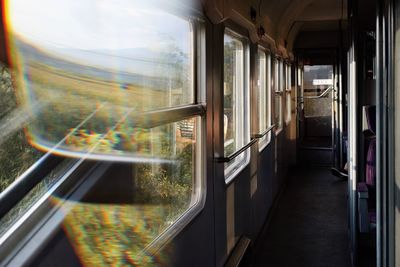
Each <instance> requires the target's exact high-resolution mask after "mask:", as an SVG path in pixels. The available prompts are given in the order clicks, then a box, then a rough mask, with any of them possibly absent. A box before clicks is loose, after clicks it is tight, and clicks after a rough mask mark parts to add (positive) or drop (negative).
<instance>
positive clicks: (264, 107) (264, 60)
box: [257, 48, 271, 151]
mask: <svg viewBox="0 0 400 267" xmlns="http://www.w3.org/2000/svg"><path fill="white" fill-rule="evenodd" d="M257 65H258V81H257V89H258V96H257V99H258V118H259V125H258V127H259V133H263V132H265V131H266V130H267V129H268V127H270V126H271V111H270V110H271V72H270V70H271V57H270V55H269V54H266V53H265V52H264V50H262V49H261V48H259V49H258V53H257ZM270 140H271V133H270V132H269V133H267V134H266V135H264V136H263V137H261V138H260V140H259V149H260V151H261V150H262V149H263V148H264V147H265V146H266V145H267V144H268V143H269V142H270Z"/></svg>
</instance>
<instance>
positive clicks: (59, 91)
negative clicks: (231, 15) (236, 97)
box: [6, 0, 194, 161]
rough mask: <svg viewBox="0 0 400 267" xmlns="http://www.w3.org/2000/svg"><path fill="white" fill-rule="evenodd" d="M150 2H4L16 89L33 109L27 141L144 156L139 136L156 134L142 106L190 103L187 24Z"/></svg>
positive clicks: (68, 150)
mask: <svg viewBox="0 0 400 267" xmlns="http://www.w3.org/2000/svg"><path fill="white" fill-rule="evenodd" d="M147 2H148V1H144V2H143V1H135V0H133V1H127V0H120V1H116V2H108V1H92V0H83V1H80V2H79V4H78V3H76V2H74V1H51V0H40V1H39V2H38V1H34V2H32V1H24V0H15V1H9V2H8V3H7V5H6V7H7V11H8V21H7V25H8V28H9V29H8V31H9V33H10V35H9V38H8V40H9V47H10V51H11V58H12V59H13V65H14V67H15V71H16V85H17V88H16V89H17V92H18V97H19V102H20V103H23V105H26V106H27V107H28V110H29V112H30V113H31V114H32V116H33V117H34V120H32V122H31V123H30V124H29V125H28V127H27V135H28V137H29V141H30V143H31V144H32V145H33V146H35V147H36V148H39V149H41V150H43V151H49V150H51V151H53V150H54V152H57V153H59V154H61V155H67V156H77V157H82V156H87V157H91V158H95V159H103V160H108V159H110V160H123V161H129V160H137V159H138V158H143V157H144V158H146V157H148V156H149V153H150V151H148V149H147V148H143V147H139V146H138V145H137V143H138V142H140V140H141V139H146V138H161V137H160V136H157V133H149V132H146V130H144V129H143V128H145V127H146V124H147V122H146V121H143V120H142V121H138V117H139V115H140V114H141V113H143V112H147V111H151V110H156V109H160V108H168V107H174V106H177V105H185V104H190V103H193V101H194V98H193V78H192V76H193V73H192V69H193V62H192V61H193V60H192V58H193V51H192V49H193V45H192V44H193V38H194V36H193V31H192V25H191V23H190V22H189V20H186V19H182V18H180V17H178V16H175V15H172V14H171V13H167V12H166V11H165V10H164V9H163V8H162V4H161V2H160V1H150V2H149V3H147ZM158 4H160V6H161V7H159V6H158ZM127 25H131V26H127ZM158 134H161V133H158ZM151 156H154V155H153V154H152V155H151Z"/></svg>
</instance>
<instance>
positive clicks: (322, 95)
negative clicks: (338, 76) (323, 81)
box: [303, 86, 333, 99]
mask: <svg viewBox="0 0 400 267" xmlns="http://www.w3.org/2000/svg"><path fill="white" fill-rule="evenodd" d="M332 90H333V86H329V87H328V88H326V90H325V91H323V92H322V93H321V94H320V95H317V96H304V97H303V98H307V99H318V98H322V97H324V96H326V95H327V94H329V92H330V91H332Z"/></svg>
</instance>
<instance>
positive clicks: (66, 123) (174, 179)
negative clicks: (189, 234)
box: [0, 0, 246, 266]
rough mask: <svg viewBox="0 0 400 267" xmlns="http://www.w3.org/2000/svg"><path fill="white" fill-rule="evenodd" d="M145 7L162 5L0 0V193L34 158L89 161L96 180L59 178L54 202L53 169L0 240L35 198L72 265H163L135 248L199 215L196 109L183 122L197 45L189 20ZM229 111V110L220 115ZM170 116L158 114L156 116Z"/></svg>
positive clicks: (127, 0) (5, 223)
mask: <svg viewBox="0 0 400 267" xmlns="http://www.w3.org/2000/svg"><path fill="white" fill-rule="evenodd" d="M155 3H159V4H160V5H163V3H162V1H149V3H147V2H146V1H145V2H143V1H137V0H132V1H131V0H118V1H113V2H112V3H111V2H107V1H92V0H83V1H80V2H79V4H77V3H76V2H74V1H50V0H39V2H35V4H33V3H31V2H29V1H22V0H16V1H9V4H8V5H7V11H6V12H7V17H8V18H9V20H10V21H9V23H8V25H7V26H8V27H9V28H8V31H7V33H8V34H9V36H7V37H8V38H7V40H8V46H9V48H10V58H11V61H12V66H13V79H12V80H13V82H14V84H15V90H14V89H13V88H12V87H11V84H12V83H11V76H10V74H9V72H8V70H7V69H5V68H3V69H4V70H3V69H2V77H1V84H0V108H1V110H0V128H1V129H2V131H1V133H0V152H1V154H0V175H1V176H0V182H1V190H4V189H5V188H6V187H7V186H9V185H10V183H11V182H12V181H13V180H15V179H16V178H18V177H19V176H21V174H22V173H23V172H24V171H25V170H26V169H28V168H29V167H31V165H32V164H34V163H35V162H37V160H38V159H39V158H40V157H41V156H42V155H43V154H44V153H49V154H54V155H57V156H59V157H60V158H63V159H64V158H68V160H66V161H68V162H69V163H71V162H73V163H76V162H77V160H70V158H73V159H90V160H96V161H95V162H96V164H93V165H95V169H96V172H97V171H98V170H99V169H102V168H103V169H105V172H104V173H101V174H98V175H97V174H92V170H91V171H90V172H89V174H88V175H83V174H81V173H79V177H78V178H79V181H77V183H74V182H70V181H76V180H73V179H72V178H73V177H74V173H73V174H71V176H70V177H68V178H66V179H68V186H67V187H68V188H67V189H65V192H66V193H65V194H64V188H63V191H62V192H63V193H62V194H61V193H60V194H58V193H54V192H55V190H53V189H54V188H55V187H57V186H60V184H58V183H56V182H57V181H58V178H60V177H61V176H62V175H63V174H64V172H65V168H64V167H65V166H66V165H59V166H58V167H57V168H56V169H54V170H53V172H51V173H50V175H48V176H46V177H43V180H42V181H41V182H40V183H39V184H38V186H37V187H35V188H34V189H33V190H32V191H31V192H29V193H28V194H27V195H26V196H25V197H24V198H23V199H22V200H21V201H20V204H18V205H17V206H16V207H15V208H14V209H13V210H12V211H11V212H9V214H7V215H6V216H4V217H3V218H0V224H1V225H2V226H1V227H0V238H3V236H2V234H3V233H4V232H6V234H8V233H9V231H10V230H9V229H10V225H12V223H15V221H16V220H18V218H20V217H21V216H20V214H21V213H23V212H25V211H26V210H29V211H30V210H33V209H34V208H35V207H34V205H33V204H35V203H36V204H37V203H38V202H39V198H40V199H42V197H43V198H44V197H46V201H47V202H49V200H48V199H50V203H47V202H46V208H47V207H48V205H47V204H49V205H50V204H51V205H53V206H55V207H57V208H59V209H55V210H57V212H58V211H61V212H62V216H60V219H61V218H64V219H63V220H62V227H61V228H60V233H61V232H62V233H64V234H65V236H66V238H67V239H68V242H69V244H70V245H71V246H72V248H73V251H74V252H75V254H76V256H77V257H78V258H79V260H80V261H81V262H82V264H83V265H86V266H103V265H121V266H122V265H140V266H142V265H143V266H150V265H151V266H152V265H154V264H156V265H168V264H167V263H166V262H165V261H166V260H168V259H163V258H162V257H161V256H160V255H157V256H160V259H156V258H154V257H153V256H152V255H151V254H150V253H148V251H147V250H146V249H147V248H148V247H149V246H155V244H156V243H157V242H158V241H159V240H167V239H168V238H169V237H171V235H173V234H175V233H177V230H176V229H181V227H183V226H184V225H185V223H187V222H188V221H187V220H188V218H192V217H191V216H194V215H193V214H194V213H196V212H198V211H199V210H200V209H199V207H200V206H201V201H200V200H201V197H202V196H203V194H202V193H203V188H202V186H203V183H202V181H203V179H204V177H203V175H201V174H202V172H203V169H204V166H202V164H203V162H202V158H203V157H202V153H203V152H202V151H203V149H202V145H203V144H202V143H201V140H202V133H203V131H202V123H203V122H202V121H203V119H204V118H203V117H202V116H204V112H202V111H198V112H197V113H195V114H194V113H192V111H193V109H192V107H193V106H194V104H196V103H195V97H194V95H195V90H194V84H193V81H194V80H195V79H194V77H193V76H194V69H195V66H194V60H193V58H194V52H193V43H194V39H195V38H196V41H201V42H198V43H199V46H202V43H203V41H204V40H197V36H200V35H195V34H194V32H195V31H196V32H197V29H199V31H200V30H201V28H202V27H201V26H202V25H200V24H201V23H200V22H196V23H195V24H193V23H192V21H191V20H190V19H188V18H187V17H186V16H184V15H183V16H181V14H180V13H173V14H172V13H169V12H170V11H171V10H170V9H168V10H169V11H168V12H167V9H164V8H162V7H159V6H158V5H156V4H155ZM174 12H175V11H174ZM177 12H178V11H177ZM49 22H50V23H49ZM127 25H130V26H129V27H127ZM199 39H200V37H199ZM200 43H201V44H200ZM201 48H203V47H201ZM199 50H202V49H199ZM239 50H240V49H237V51H238V53H239ZM241 51H242V52H241V53H242V54H241V57H242V59H241V60H239V61H238V62H235V64H237V66H235V69H237V70H238V72H237V73H241V75H242V76H241V77H235V79H236V80H235V83H237V84H239V83H240V82H241V81H242V82H243V79H244V78H243V76H244V73H243V64H244V60H243V46H242V48H241ZM196 56H199V57H202V56H203V55H200V52H199V53H196ZM239 58H240V56H239ZM202 59H203V58H202ZM199 62H203V60H199ZM199 67H200V69H202V67H203V66H199ZM240 68H241V70H242V72H240ZM235 73H236V72H235ZM238 79H241V80H238ZM203 82H204V81H202V83H203ZM235 86H237V85H236V84H235ZM242 87H243V85H242ZM242 91H243V88H242ZM201 93H203V94H204V92H199V95H200V94H201ZM236 99H241V101H244V99H245V97H244V96H240V95H239V94H238V95H235V99H234V100H235V101H237V100H236ZM17 103H18V105H17ZM241 105H243V103H241V102H239V103H236V104H234V105H233V106H232V107H231V109H232V111H233V110H236V109H243V106H241ZM176 107H179V109H174V110H173V112H171V113H173V116H174V117H173V118H170V117H168V114H171V113H168V112H170V110H168V109H169V108H176ZM232 111H231V112H232ZM178 113H179V114H178ZM177 114H178V115H177ZM188 114H190V115H188ZM190 116H192V117H190ZM234 118H235V120H234V123H235V124H234V126H233V127H236V128H234V129H233V128H232V129H231V130H232V131H233V132H234V133H233V134H231V135H232V136H234V139H235V145H236V143H239V145H241V144H240V142H242V141H243V140H244V141H246V140H245V138H243V137H242V139H240V138H238V137H237V136H239V135H238V133H240V134H241V135H240V136H242V135H243V131H244V130H243V125H241V126H240V127H239V126H238V124H236V123H237V122H238V121H239V123H240V122H243V116H242V117H239V116H237V115H236V114H235V116H234ZM10 125H11V126H12V127H9V126H10ZM15 125H17V126H15ZM3 129H6V131H4V130H3ZM237 129H241V130H237ZM8 140H10V141H8ZM7 142H8V143H7ZM12 160H13V161H15V162H11V161H12ZM63 162H64V161H63ZM88 162H92V161H88ZM11 163H12V164H14V163H15V164H14V165H12V164H11ZM3 165H4V166H3ZM83 165H85V164H83ZM68 166H69V165H68ZM34 167H35V168H36V167H37V166H35V165H34ZM59 168H60V169H59ZM63 171H64V172H63ZM82 172H83V171H82ZM93 172H94V171H93ZM99 173H100V171H99ZM85 174H86V173H85ZM87 176H88V177H87ZM88 181H90V183H89V182H88ZM86 182H88V184H85V183H86ZM83 184H84V186H82V185H83ZM52 190H53V191H52ZM67 191H68V192H67ZM24 203H26V205H25V204H24ZM36 208H37V207H36ZM21 220H22V219H21ZM178 220H179V222H178V223H176V222H177V221H178ZM185 220H186V221H185ZM174 227H175V228H174ZM171 228H173V230H172V231H168V230H171ZM168 233H169V236H168ZM6 234H4V236H5V235H6ZM165 236H167V237H166V238H165V239H163V238H164V237H165ZM158 260H159V261H158Z"/></svg>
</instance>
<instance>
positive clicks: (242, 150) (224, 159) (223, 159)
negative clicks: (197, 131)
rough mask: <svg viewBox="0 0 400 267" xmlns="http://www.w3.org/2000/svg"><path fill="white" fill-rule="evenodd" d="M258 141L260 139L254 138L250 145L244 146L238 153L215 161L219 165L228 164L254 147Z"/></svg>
mask: <svg viewBox="0 0 400 267" xmlns="http://www.w3.org/2000/svg"><path fill="white" fill-rule="evenodd" d="M257 141H258V138H253V139H251V141H250V142H249V143H247V144H246V145H244V146H243V147H242V148H241V149H239V150H237V151H236V152H234V153H232V154H230V155H229V156H228V157H222V158H216V159H215V161H216V162H219V163H227V162H230V161H232V160H234V159H235V158H236V157H237V156H239V155H240V154H242V152H244V151H245V150H246V149H248V148H249V147H251V146H252V145H254V144H255V143H256V142H257Z"/></svg>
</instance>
